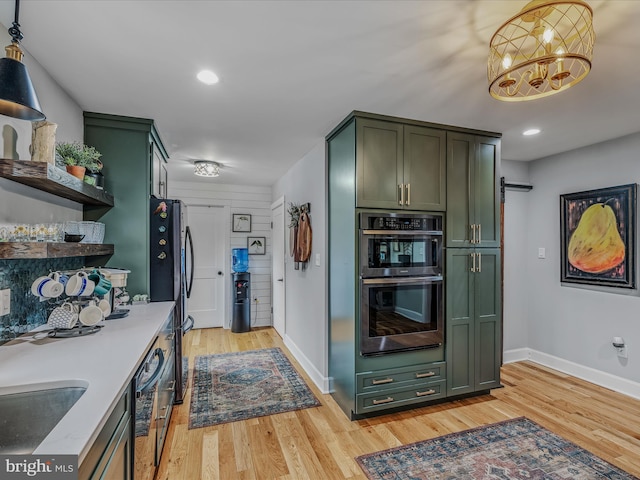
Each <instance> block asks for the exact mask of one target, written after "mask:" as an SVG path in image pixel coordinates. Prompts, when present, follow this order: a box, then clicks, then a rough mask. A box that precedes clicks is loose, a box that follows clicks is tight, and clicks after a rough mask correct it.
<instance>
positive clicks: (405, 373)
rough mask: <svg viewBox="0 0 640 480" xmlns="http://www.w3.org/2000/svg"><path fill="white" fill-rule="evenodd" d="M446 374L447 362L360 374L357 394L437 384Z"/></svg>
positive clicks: (357, 378) (358, 375) (357, 379)
mask: <svg viewBox="0 0 640 480" xmlns="http://www.w3.org/2000/svg"><path fill="white" fill-rule="evenodd" d="M445 372H446V364H445V362H437V363H427V364H421V365H410V366H408V367H400V368H390V369H388V370H376V371H375V372H366V373H358V374H357V375H356V386H357V393H367V392H372V391H379V390H385V389H395V388H398V387H403V386H406V385H410V384H416V383H420V384H423V383H430V382H437V381H439V380H443V379H444V378H445Z"/></svg>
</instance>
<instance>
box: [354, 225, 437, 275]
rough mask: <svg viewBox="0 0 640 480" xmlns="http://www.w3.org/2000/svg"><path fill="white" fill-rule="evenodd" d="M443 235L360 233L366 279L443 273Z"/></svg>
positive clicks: (428, 233) (422, 232)
mask: <svg viewBox="0 0 640 480" xmlns="http://www.w3.org/2000/svg"><path fill="white" fill-rule="evenodd" d="M441 265H442V232H425V231H410V230H408V231H391V230H368V229H367V230H360V275H361V276H362V277H364V278H372V277H389V276H391V277H396V276H409V275H415V276H419V275H441V274H442V268H441Z"/></svg>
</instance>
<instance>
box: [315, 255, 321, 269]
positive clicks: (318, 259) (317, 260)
mask: <svg viewBox="0 0 640 480" xmlns="http://www.w3.org/2000/svg"><path fill="white" fill-rule="evenodd" d="M319 266H320V254H319V253H316V267H319Z"/></svg>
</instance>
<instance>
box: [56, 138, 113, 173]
mask: <svg viewBox="0 0 640 480" xmlns="http://www.w3.org/2000/svg"><path fill="white" fill-rule="evenodd" d="M101 156H102V154H101V153H100V152H98V151H97V150H96V149H95V148H93V147H89V146H87V145H84V144H83V143H80V142H59V143H57V144H56V163H62V165H64V166H65V167H66V169H67V172H69V173H70V174H71V175H73V176H74V177H77V178H79V179H80V180H84V176H85V172H86V170H87V169H89V170H90V171H98V170H100V169H101V168H102V167H101V165H102V162H100V157H101ZM99 165H100V167H99Z"/></svg>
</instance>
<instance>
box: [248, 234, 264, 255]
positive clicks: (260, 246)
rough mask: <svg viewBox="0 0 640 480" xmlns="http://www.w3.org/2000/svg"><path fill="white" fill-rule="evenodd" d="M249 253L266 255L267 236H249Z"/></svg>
mask: <svg viewBox="0 0 640 480" xmlns="http://www.w3.org/2000/svg"><path fill="white" fill-rule="evenodd" d="M247 249H248V250H249V255H264V254H265V253H266V251H267V239H266V237H247Z"/></svg>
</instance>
